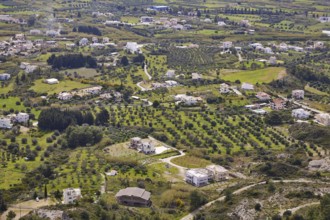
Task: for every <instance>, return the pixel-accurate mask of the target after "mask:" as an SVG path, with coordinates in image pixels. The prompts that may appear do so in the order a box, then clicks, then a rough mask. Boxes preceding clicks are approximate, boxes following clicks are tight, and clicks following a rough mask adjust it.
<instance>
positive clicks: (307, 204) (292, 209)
mask: <svg viewBox="0 0 330 220" xmlns="http://www.w3.org/2000/svg"><path fill="white" fill-rule="evenodd" d="M319 204H320V202H310V203H306V204H303V205H300V206H297V207H294V208H291V209H286V210H290V211H291V213H292V214H293V213H295V212H297V211H298V210H299V209H302V208H305V207H308V206H313V205H319ZM286 210H282V211H281V212H280V215H281V216H282V215H283V214H284V212H285V211H286Z"/></svg>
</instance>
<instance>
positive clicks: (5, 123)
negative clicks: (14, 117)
mask: <svg viewBox="0 0 330 220" xmlns="http://www.w3.org/2000/svg"><path fill="white" fill-rule="evenodd" d="M12 127H13V125H12V123H11V121H10V119H9V118H0V128H6V129H11V128H12Z"/></svg>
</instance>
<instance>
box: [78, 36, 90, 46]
mask: <svg viewBox="0 0 330 220" xmlns="http://www.w3.org/2000/svg"><path fill="white" fill-rule="evenodd" d="M88 42H89V41H88V39H87V38H85V37H84V38H82V39H81V40H80V41H79V46H82V47H83V46H87V44H88Z"/></svg>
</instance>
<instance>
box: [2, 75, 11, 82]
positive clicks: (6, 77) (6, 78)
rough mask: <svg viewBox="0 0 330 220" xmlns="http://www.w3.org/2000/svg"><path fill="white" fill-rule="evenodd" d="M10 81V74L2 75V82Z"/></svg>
mask: <svg viewBox="0 0 330 220" xmlns="http://www.w3.org/2000/svg"><path fill="white" fill-rule="evenodd" d="M8 79H10V74H8V73H2V74H0V80H1V81H4V80H8Z"/></svg>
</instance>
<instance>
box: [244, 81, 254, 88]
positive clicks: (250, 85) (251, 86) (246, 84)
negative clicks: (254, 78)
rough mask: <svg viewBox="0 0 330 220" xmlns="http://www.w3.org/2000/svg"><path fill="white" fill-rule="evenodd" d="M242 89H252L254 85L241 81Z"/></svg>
mask: <svg viewBox="0 0 330 220" xmlns="http://www.w3.org/2000/svg"><path fill="white" fill-rule="evenodd" d="M241 89H242V90H254V86H253V85H252V84H249V83H246V82H243V83H242V85H241Z"/></svg>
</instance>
